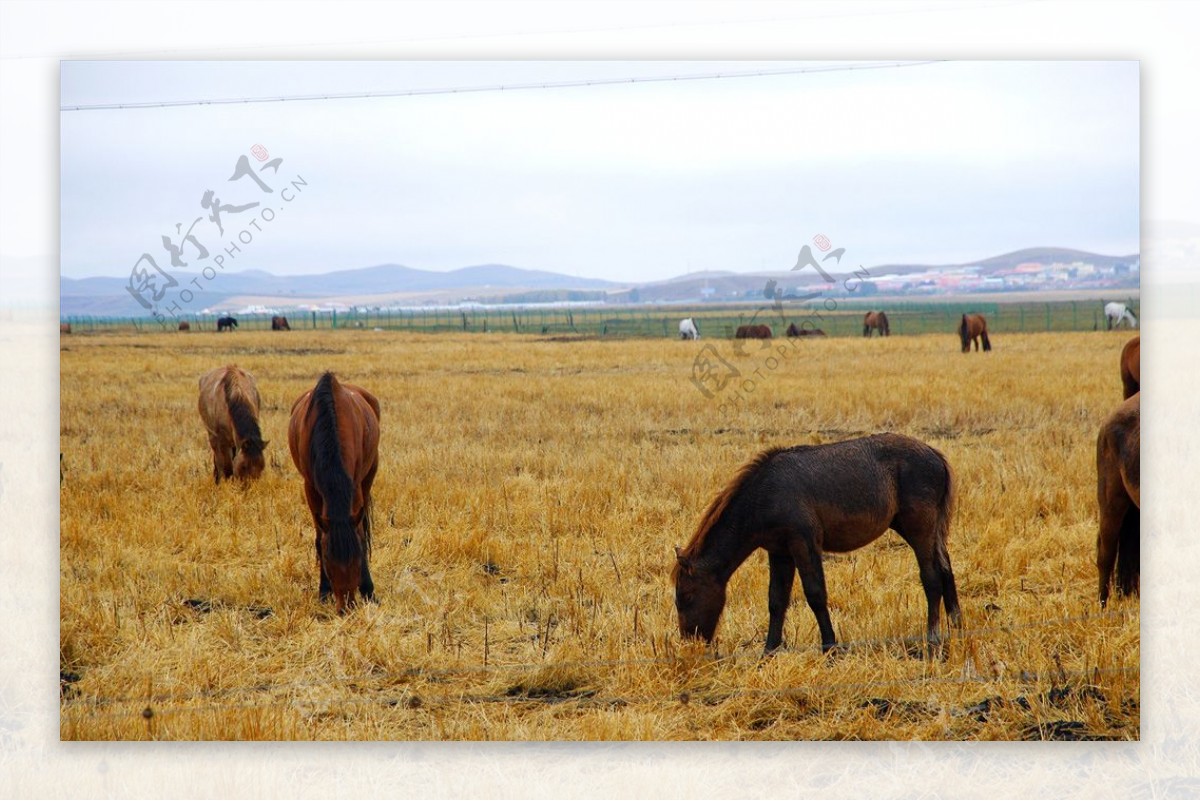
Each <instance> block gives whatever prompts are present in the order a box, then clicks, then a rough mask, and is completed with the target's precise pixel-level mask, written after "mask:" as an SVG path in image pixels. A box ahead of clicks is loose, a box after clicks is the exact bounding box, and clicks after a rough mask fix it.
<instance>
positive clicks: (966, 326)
mask: <svg viewBox="0 0 1200 801" xmlns="http://www.w3.org/2000/svg"><path fill="white" fill-rule="evenodd" d="M958 338H959V339H960V340H962V352H963V353H967V352H969V351H970V350H971V343H972V342H974V343H975V350H976V352H978V351H979V341H980V340H983V349H984V350H991V349H992V343H991V341H989V340H988V333H987V320H985V319H984V317H983V315H982V314H964V315H963V316H962V322H960V323H959V324H958Z"/></svg>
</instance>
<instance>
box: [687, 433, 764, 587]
mask: <svg viewBox="0 0 1200 801" xmlns="http://www.w3.org/2000/svg"><path fill="white" fill-rule="evenodd" d="M785 450H788V449H787V448H769V449H767V450H765V451H763V452H762V453H760V454H758V456H755V457H754V458H753V459H751V460H750V461H749V462H747V463H746V464H744V465H742V468H741V469H740V470H738V472H737V475H735V476H734V477H733V480H732V481H730V482H729V484H727V485H726V487H725V489H723V490H721V493H720V494H719V495H717V497H715V498H713V500H712V503H710V504H709V505H708V509H707V510H706V511H705V512H704V516H703V517H702V518H700V524H699V525H698V526H696V533H695V534H693V535H692V538H691V539H690V540H688V544H687V545H685V546H683V548H682V549H681V550H680V551H679V555H680V556H681V557H683V558H685V559H690V558H694V557H696V556H699V554H700V552H701V551H702V550H704V543H705V540H706V539H707V538H708V533H709V532H710V531H712V530H713V528H714V527H715V526H716V525H717V523H719V522H720V520H721V516H722V515H724V514H725V510H726V509H728V508H729V504H730V503H732V502H733V499H734V498H736V497H737V496H738V493H740V492H741V491H742V487H744V486H745V484H746V482H747V481H749V480H750V478H751V477H752V476H754V475H755V474H756V473H758V471H759V469H760V468H761V467H762V466H763V465H764V464H766V463H767V462H768V461H769V460H770V459H771V457H773V456H775V454H777V453H781V452H782V451H785ZM679 570H680V565H679V562H678V561H676V563H675V567H674V569H673V570H672V571H671V578H672V579H675V578H678V575H679Z"/></svg>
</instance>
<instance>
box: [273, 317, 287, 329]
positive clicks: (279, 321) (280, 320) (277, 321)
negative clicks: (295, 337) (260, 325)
mask: <svg viewBox="0 0 1200 801" xmlns="http://www.w3.org/2000/svg"><path fill="white" fill-rule="evenodd" d="M271 330H272V331H291V330H292V327H291V326H290V325H288V321H287V318H286V317H280V316H275V317H272V318H271Z"/></svg>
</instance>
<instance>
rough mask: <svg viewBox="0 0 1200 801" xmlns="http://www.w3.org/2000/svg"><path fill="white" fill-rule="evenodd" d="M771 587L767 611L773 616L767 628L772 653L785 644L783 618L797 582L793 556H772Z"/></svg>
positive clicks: (774, 554)
mask: <svg viewBox="0 0 1200 801" xmlns="http://www.w3.org/2000/svg"><path fill="white" fill-rule="evenodd" d="M769 561H770V565H771V585H770V589H769V590H768V591H767V611H768V612H769V613H770V615H771V622H770V625H769V626H768V627H767V647H766V651H765V653H768V654H769V653H771V652H772V651H774V650H776V649H778V648H779V646H780V645H782V644H783V618H784V616H785V615H786V614H787V608H788V603H789V602H790V601H791V599H792V583H793V582H794V581H795V580H796V561H795V560H794V559H792V557H791V554H788V553H786V552H784V553H773V554H770V559H769Z"/></svg>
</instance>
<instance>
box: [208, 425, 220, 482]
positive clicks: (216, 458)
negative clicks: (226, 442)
mask: <svg viewBox="0 0 1200 801" xmlns="http://www.w3.org/2000/svg"><path fill="white" fill-rule="evenodd" d="M208 447H209V448H211V449H212V458H213V483H214V484H220V483H221V440H220V439H218V438H217V436H216V435H215V434H209V435H208Z"/></svg>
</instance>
